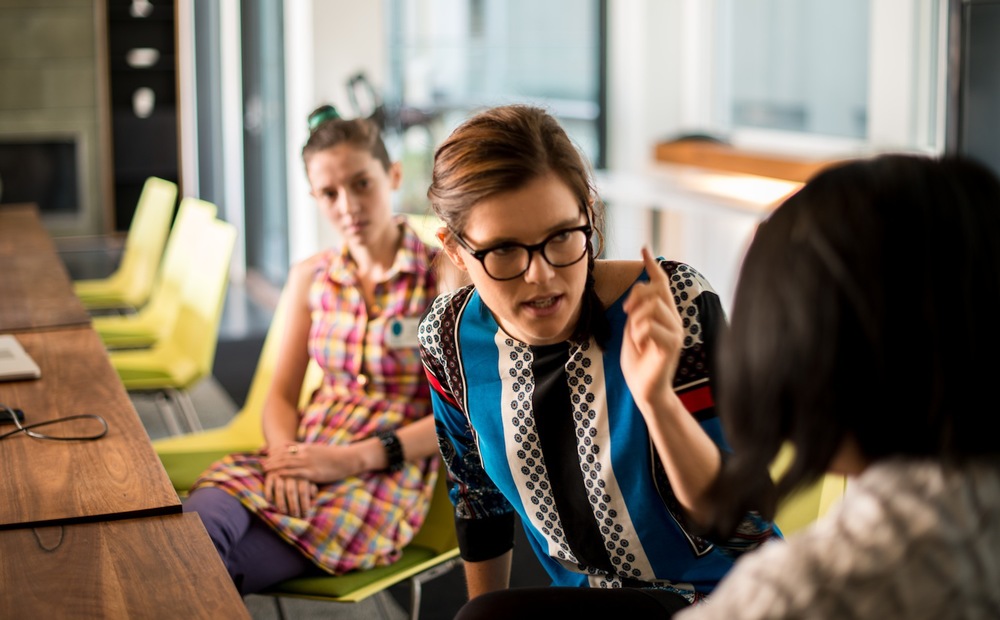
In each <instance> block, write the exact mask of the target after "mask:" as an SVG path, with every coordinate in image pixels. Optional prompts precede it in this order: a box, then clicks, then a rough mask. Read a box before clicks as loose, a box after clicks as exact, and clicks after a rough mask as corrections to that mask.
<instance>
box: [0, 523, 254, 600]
mask: <svg viewBox="0 0 1000 620" xmlns="http://www.w3.org/2000/svg"><path fill="white" fill-rule="evenodd" d="M0 549H2V550H3V552H2V553H0V583H2V584H3V586H2V591H3V595H0V618H185V619H196V618H206V619H211V620H216V619H219V618H240V619H249V618H250V613H249V612H248V611H247V608H246V606H245V605H244V603H243V600H242V599H241V598H240V596H239V594H238V593H237V591H236V589H235V587H233V583H232V581H231V580H230V579H229V576H228V574H227V573H226V570H225V567H224V566H223V565H222V560H220V559H219V555H218V553H216V551H215V547H214V546H213V545H212V542H211V540H210V539H209V537H208V534H207V533H206V532H205V528H204V526H203V525H202V524H201V519H199V518H198V516H197V515H195V514H192V513H186V514H180V515H171V516H166V517H157V518H152V519H127V520H124V521H105V522H101V523H84V524H76V525H66V526H56V527H46V528H22V529H16V530H6V531H0Z"/></svg>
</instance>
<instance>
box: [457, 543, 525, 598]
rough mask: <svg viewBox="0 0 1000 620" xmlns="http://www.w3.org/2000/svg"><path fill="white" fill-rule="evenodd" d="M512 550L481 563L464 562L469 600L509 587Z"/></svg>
mask: <svg viewBox="0 0 1000 620" xmlns="http://www.w3.org/2000/svg"><path fill="white" fill-rule="evenodd" d="M513 555H514V552H513V550H511V551H508V552H506V553H504V554H503V555H499V556H497V557H495V558H493V559H490V560H484V561H482V562H468V561H466V562H465V583H466V586H467V587H468V589H469V599H474V598H476V597H477V596H479V595H480V594H486V593H487V592H493V591H494V590H506V589H507V587H508V586H509V585H510V565H511V558H512V557H513Z"/></svg>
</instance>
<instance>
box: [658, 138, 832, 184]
mask: <svg viewBox="0 0 1000 620" xmlns="http://www.w3.org/2000/svg"><path fill="white" fill-rule="evenodd" d="M655 158H656V161H658V162H663V163H672V164H683V165H686V166H698V167H700V168H709V169H712V170H719V171H724V172H739V173H743V174H756V175H759V176H765V177H771V178H775V179H783V180H786V181H795V182H799V183H804V182H806V181H808V180H809V179H810V178H811V177H812V176H813V175H814V174H816V173H817V172H819V171H820V170H822V169H823V168H825V167H827V166H829V165H831V164H834V163H837V162H838V161H840V160H833V159H810V158H796V157H783V156H779V155H774V154H769V153H759V152H753V151H744V150H740V149H735V148H733V147H731V146H727V145H724V144H717V143H715V142H705V141H698V140H678V141H676V142H663V143H660V144H657V145H656V155H655Z"/></svg>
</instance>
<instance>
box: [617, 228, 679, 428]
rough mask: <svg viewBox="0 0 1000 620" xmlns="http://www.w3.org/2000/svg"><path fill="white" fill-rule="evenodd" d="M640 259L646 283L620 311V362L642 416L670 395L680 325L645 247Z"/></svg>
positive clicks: (665, 280) (664, 279)
mask: <svg viewBox="0 0 1000 620" xmlns="http://www.w3.org/2000/svg"><path fill="white" fill-rule="evenodd" d="M642 260H643V263H644V264H645V267H646V273H647V274H648V275H649V281H648V282H638V283H636V284H635V285H634V286H633V287H632V291H631V293H629V296H628V298H627V299H626V300H625V304H624V306H623V308H624V310H625V312H626V313H627V314H628V320H627V321H626V323H625V335H624V342H623V343H622V354H621V363H622V372H623V373H624V375H625V381H626V383H628V386H629V389H631V391H632V395H633V397H634V398H635V400H636V403H637V404H639V405H640V408H641V409H642V410H643V413H644V414H645V413H646V411H647V410H648V409H649V408H654V409H655V408H657V405H658V404H662V403H663V402H664V400H665V399H666V398H668V397H669V395H670V394H672V392H673V390H672V384H673V380H674V372H675V371H676V370H677V361H678V358H679V355H680V350H681V347H682V345H683V343H684V326H683V323H682V322H681V317H680V314H679V313H678V312H677V305H676V304H675V303H674V294H673V291H672V290H671V288H670V280H669V278H668V277H667V274H666V273H664V271H663V268H662V267H661V266H660V265H659V263H658V262H657V261H656V259H655V258H653V255H652V254H651V253H650V251H649V248H646V247H643V248H642ZM644 404H645V405H646V406H643V405H644Z"/></svg>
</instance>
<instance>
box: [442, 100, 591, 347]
mask: <svg viewBox="0 0 1000 620" xmlns="http://www.w3.org/2000/svg"><path fill="white" fill-rule="evenodd" d="M548 173H554V174H555V175H556V176H558V177H559V179H560V180H562V181H563V183H565V184H566V186H567V187H569V189H570V191H571V192H572V193H573V195H574V196H575V197H576V199H577V201H578V202H579V204H580V210H581V212H582V213H583V214H584V215H585V216H586V218H587V221H588V222H589V223H590V225H591V227H592V228H593V229H594V234H595V235H597V244H596V246H597V247H596V248H595V247H594V245H593V244H591V246H590V247H589V249H588V254H587V284H586V287H585V292H584V300H583V310H582V312H581V315H580V322H579V323H578V324H577V328H576V331H575V333H574V334H573V336H572V338H573V339H574V340H577V341H581V340H586V339H587V338H589V337H590V336H594V338H595V340H596V341H597V343H598V344H599V345H602V344H603V343H604V342H605V341H606V340H607V338H608V336H609V333H610V327H609V325H608V322H607V319H606V317H605V316H604V312H603V307H602V305H601V302H600V300H599V299H598V297H597V294H596V292H595V291H594V277H593V270H594V259H595V255H599V254H600V253H601V252H602V251H603V243H604V238H603V236H602V232H601V231H602V230H603V229H604V222H603V213H602V211H601V209H600V201H599V200H598V198H597V191H596V189H595V188H594V183H593V180H592V175H591V171H590V167H589V165H588V164H587V162H586V160H585V159H584V157H583V156H582V155H581V154H580V151H579V150H578V149H577V148H576V146H575V145H574V144H573V142H572V141H571V140H570V139H569V136H568V135H567V134H566V132H565V130H563V128H562V127H561V126H560V125H559V122H558V121H557V120H556V119H555V118H553V117H552V116H551V115H550V114H549V113H548V112H546V111H545V110H543V109H541V108H537V107H533V106H528V105H508V106H500V107H496V108H491V109H488V110H485V111H482V112H480V113H478V114H476V115H474V116H472V117H471V118H469V119H468V120H466V121H465V122H464V123H462V124H461V125H460V126H459V127H458V128H456V129H455V130H454V131H453V132H452V134H451V135H450V136H449V137H448V138H447V139H446V140H445V141H444V142H443V143H442V144H441V145H440V146H439V147H438V149H437V151H436V152H435V154H434V171H433V175H432V178H431V185H430V188H429V189H428V190H427V197H428V198H429V199H430V202H431V207H432V208H433V209H434V213H435V214H436V215H437V216H438V217H439V218H440V219H441V221H443V222H444V223H445V224H446V225H447V226H448V228H449V229H450V230H453V231H455V232H457V233H462V231H463V230H464V229H465V223H466V218H467V217H468V215H469V212H470V211H471V210H472V207H474V206H475V205H476V204H478V203H479V202H481V201H482V200H485V199H487V198H490V197H492V196H494V195H496V194H500V193H504V192H509V191H513V190H517V189H519V188H521V187H523V186H525V185H527V184H528V183H529V182H531V181H533V180H534V179H536V178H538V177H541V176H543V175H545V174H548Z"/></svg>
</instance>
